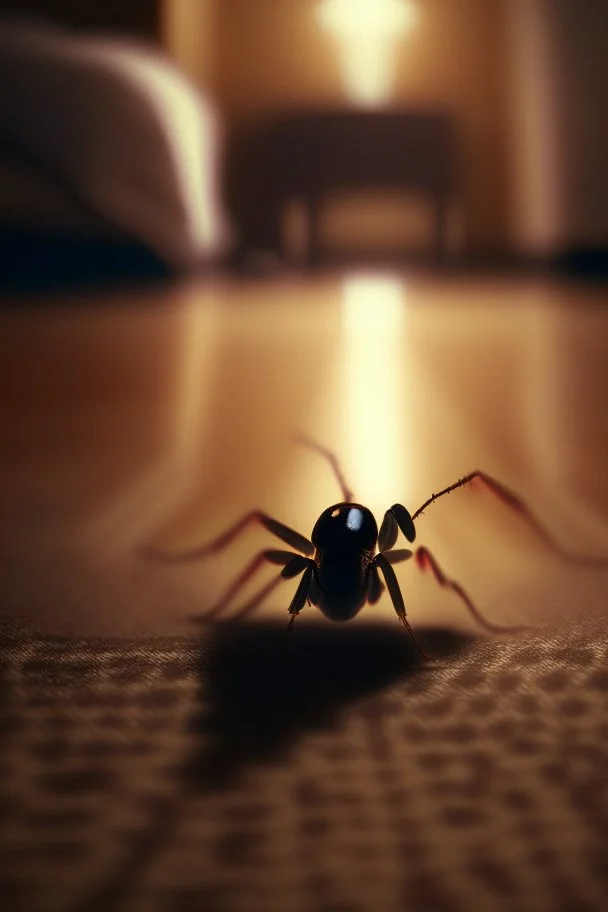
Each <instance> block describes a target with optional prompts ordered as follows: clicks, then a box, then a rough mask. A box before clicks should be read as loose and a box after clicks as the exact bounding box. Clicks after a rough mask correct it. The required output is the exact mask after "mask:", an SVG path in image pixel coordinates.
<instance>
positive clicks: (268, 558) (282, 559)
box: [206, 551, 306, 620]
mask: <svg viewBox="0 0 608 912" xmlns="http://www.w3.org/2000/svg"><path fill="white" fill-rule="evenodd" d="M294 558H299V559H300V560H306V558H303V557H301V555H299V554H294V553H293V552H292V551H260V553H259V554H258V555H256V557H254V558H253V560H251V561H250V562H249V563H248V564H247V566H246V567H245V569H244V570H242V571H241V572H240V573H239V575H238V576H237V577H236V579H235V580H234V581H233V582H232V583H231V584H230V586H229V587H228V589H227V590H226V592H225V593H224V595H223V596H222V597H221V599H220V600H219V601H218V602H216V604H215V605H214V606H213V607H212V608H211V609H210V611H209V612H208V614H207V615H206V619H207V620H214V619H215V618H216V617H217V616H218V615H219V614H221V613H222V612H223V611H224V609H225V608H226V606H227V605H228V604H229V603H230V601H231V600H232V599H233V598H234V596H235V595H236V594H237V592H238V591H239V590H240V589H242V588H243V586H244V585H245V584H246V583H248V582H249V580H250V579H251V578H252V577H253V575H254V574H255V573H256V571H257V570H258V569H259V568H260V567H261V566H262V564H264V563H266V562H268V563H271V564H278V565H280V566H282V567H283V570H285V569H286V568H287V567H288V566H289V564H290V563H291V562H292V561H293V560H294ZM280 580H281V577H279V579H278V580H277V582H279V581H280ZM265 594H266V593H262V594H261V595H260V601H261V599H262V598H263V597H264V595H265Z"/></svg>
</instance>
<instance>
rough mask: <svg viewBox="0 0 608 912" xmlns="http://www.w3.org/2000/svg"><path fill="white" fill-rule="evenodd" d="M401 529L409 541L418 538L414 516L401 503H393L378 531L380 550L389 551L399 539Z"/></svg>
mask: <svg viewBox="0 0 608 912" xmlns="http://www.w3.org/2000/svg"><path fill="white" fill-rule="evenodd" d="M399 529H401V531H402V532H403V534H404V535H405V537H406V538H407V540H408V541H409V542H413V541H414V540H415V538H416V529H415V528H414V523H413V521H412V517H411V516H410V514H409V513H408V511H407V510H406V509H405V507H404V506H402V505H401V504H393V506H392V507H390V508H389V509H388V510H387V511H386V513H385V514H384V519H383V520H382V525H381V526H380V532H379V533H378V548H379V549H380V551H388V550H389V549H390V548H392V547H393V545H394V544H395V542H396V541H397V536H398V534H399Z"/></svg>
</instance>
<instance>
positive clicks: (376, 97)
mask: <svg viewBox="0 0 608 912" xmlns="http://www.w3.org/2000/svg"><path fill="white" fill-rule="evenodd" d="M317 13H318V17H319V22H320V23H321V26H322V27H323V28H324V29H326V30H327V31H329V32H330V33H331V34H332V35H333V36H334V37H335V38H336V40H337V42H338V50H339V54H340V59H341V66H342V78H343V80H344V87H345V90H346V93H347V95H348V97H349V98H350V99H351V100H353V101H356V102H358V103H359V104H365V105H375V104H380V103H382V102H383V101H385V100H386V99H387V98H388V97H389V96H390V93H391V89H392V83H393V76H394V71H395V56H396V50H397V45H398V42H399V39H400V38H401V37H402V36H403V35H404V34H405V32H406V31H408V30H409V29H410V28H411V27H412V25H413V24H414V22H415V21H416V19H417V16H418V11H417V9H416V6H415V5H414V3H413V2H412V0H323V2H322V3H321V5H320V6H319V7H318V9H317Z"/></svg>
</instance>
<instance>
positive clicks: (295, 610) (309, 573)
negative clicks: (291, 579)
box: [281, 558, 316, 633]
mask: <svg viewBox="0 0 608 912" xmlns="http://www.w3.org/2000/svg"><path fill="white" fill-rule="evenodd" d="M302 560H306V569H305V571H304V573H303V575H302V579H301V580H300V582H299V583H298V588H297V589H296V592H295V595H294V597H293V599H292V600H291V605H290V606H289V609H288V613H289V614H290V618H289V624H288V625H287V633H290V632H291V630H292V629H293V625H294V623H295V620H296V618H297V616H298V614H299V613H300V611H301V610H302V608H303V607H304V605H305V604H306V600H307V599H308V597H309V594H310V587H311V584H312V580H313V574H314V572H315V568H316V565H315V562H314V561H312V560H309V559H305V558H302ZM293 566H294V567H295V561H294V564H293ZM298 572H299V571H298V570H295V572H293V573H292V574H290V571H289V567H284V568H283V571H282V573H281V575H282V576H284V577H287V576H288V574H289V575H293V576H296V574H297V573H298Z"/></svg>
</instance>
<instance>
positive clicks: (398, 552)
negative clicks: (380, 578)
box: [382, 548, 414, 564]
mask: <svg viewBox="0 0 608 912" xmlns="http://www.w3.org/2000/svg"><path fill="white" fill-rule="evenodd" d="M382 554H383V555H384V557H385V558H386V559H387V561H388V562H389V564H400V563H401V562H402V561H406V560H409V559H410V557H413V556H414V552H413V551H410V549H409V548H395V550H394V551H383V552H382Z"/></svg>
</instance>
